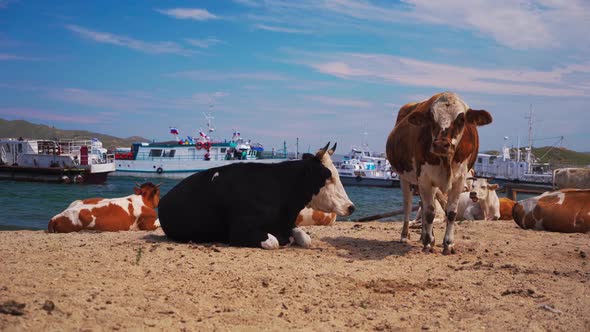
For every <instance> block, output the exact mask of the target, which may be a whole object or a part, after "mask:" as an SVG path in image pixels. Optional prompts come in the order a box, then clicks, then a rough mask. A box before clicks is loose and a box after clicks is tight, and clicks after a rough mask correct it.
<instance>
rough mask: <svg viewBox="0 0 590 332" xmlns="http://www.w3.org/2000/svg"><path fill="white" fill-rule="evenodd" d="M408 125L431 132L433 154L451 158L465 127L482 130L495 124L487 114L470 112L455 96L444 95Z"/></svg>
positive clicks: (452, 94)
mask: <svg viewBox="0 0 590 332" xmlns="http://www.w3.org/2000/svg"><path fill="white" fill-rule="evenodd" d="M408 121H409V122H410V123H411V124H413V125H416V126H421V127H426V128H430V134H431V136H432V137H431V142H432V143H431V146H430V152H431V153H433V154H435V155H437V156H441V157H450V156H452V155H454V153H455V150H456V149H457V146H458V145H459V142H460V141H461V138H462V137H463V131H464V129H465V125H466V124H468V123H469V124H473V125H476V126H482V125H485V124H488V123H490V122H492V117H491V115H490V114H489V113H488V112H487V111H476V110H472V109H470V108H469V107H468V106H467V104H465V102H464V101H463V100H461V98H459V96H458V95H456V94H455V93H452V92H445V93H442V94H440V95H439V96H438V97H437V98H436V99H434V100H433V101H432V105H431V107H430V109H429V110H428V111H427V112H413V113H412V114H411V115H410V117H409V119H408Z"/></svg>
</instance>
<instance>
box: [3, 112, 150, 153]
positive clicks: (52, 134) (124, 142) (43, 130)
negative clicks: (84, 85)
mask: <svg viewBox="0 0 590 332" xmlns="http://www.w3.org/2000/svg"><path fill="white" fill-rule="evenodd" d="M0 137H3V138H8V137H12V138H19V137H22V138H25V139H26V138H32V139H35V138H39V139H91V138H93V137H96V138H98V139H99V140H100V141H101V142H102V145H103V146H104V147H105V148H109V149H111V148H114V147H128V146H131V143H134V142H149V141H150V140H148V139H146V138H143V137H138V136H132V137H127V138H119V137H115V136H110V135H104V134H99V133H93V132H90V131H86V130H65V129H58V128H54V127H49V126H46V125H41V124H34V123H31V122H28V121H24V120H13V121H9V120H4V119H0Z"/></svg>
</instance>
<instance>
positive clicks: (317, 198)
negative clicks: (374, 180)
mask: <svg viewBox="0 0 590 332" xmlns="http://www.w3.org/2000/svg"><path fill="white" fill-rule="evenodd" d="M336 145H337V144H336V143H334V146H333V147H332V148H331V149H330V150H328V147H329V146H330V143H329V142H328V144H326V146H325V147H324V148H322V149H320V150H319V151H318V152H317V153H316V155H315V158H318V159H319V160H320V161H321V163H322V165H323V166H324V167H326V168H327V169H328V170H329V171H330V173H331V174H330V176H329V177H328V178H327V179H326V183H325V185H324V186H323V187H322V188H321V189H320V191H319V192H318V193H317V194H316V195H314V196H313V197H312V199H311V201H310V202H309V204H308V207H310V208H312V209H315V210H320V211H324V212H328V213H330V212H334V213H336V214H337V215H340V216H348V215H351V214H352V213H353V212H354V209H355V207H354V204H353V203H352V201H351V200H350V199H349V198H348V195H347V194H346V191H345V190H344V187H343V186H342V182H341V181H340V175H339V174H338V170H337V169H336V167H335V166H334V164H333V163H332V158H331V156H332V155H333V154H334V151H336Z"/></svg>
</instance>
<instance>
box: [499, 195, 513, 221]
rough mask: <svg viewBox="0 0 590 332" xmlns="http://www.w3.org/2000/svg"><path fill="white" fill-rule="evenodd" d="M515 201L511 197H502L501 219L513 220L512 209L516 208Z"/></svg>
mask: <svg viewBox="0 0 590 332" xmlns="http://www.w3.org/2000/svg"><path fill="white" fill-rule="evenodd" d="M514 204H516V202H515V201H513V200H511V199H510V198H506V197H501V198H500V220H512V209H513V208H514Z"/></svg>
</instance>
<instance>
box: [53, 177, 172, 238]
mask: <svg viewBox="0 0 590 332" xmlns="http://www.w3.org/2000/svg"><path fill="white" fill-rule="evenodd" d="M133 190H134V191H135V194H133V195H129V196H126V197H119V198H88V199H84V200H78V201H74V202H73V203H72V204H70V206H69V207H68V208H67V209H66V210H64V211H63V212H61V213H60V214H57V215H56V216H54V217H53V218H51V220H50V221H49V225H48V226H47V230H48V231H49V232H50V233H70V232H77V231H80V230H83V229H88V230H95V231H109V232H116V231H127V230H148V231H151V230H155V229H156V228H158V227H159V226H160V223H159V222H158V220H157V216H156V211H155V208H156V207H157V206H158V202H159V201H160V185H155V184H153V183H151V182H147V183H144V184H141V185H139V184H138V185H137V187H135V188H133Z"/></svg>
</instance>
